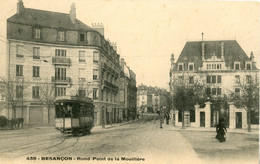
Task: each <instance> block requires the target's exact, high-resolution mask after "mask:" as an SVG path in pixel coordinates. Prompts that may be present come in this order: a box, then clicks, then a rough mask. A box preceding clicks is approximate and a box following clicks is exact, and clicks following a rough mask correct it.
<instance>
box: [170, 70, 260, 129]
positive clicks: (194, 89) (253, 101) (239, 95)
mask: <svg viewBox="0 0 260 164" xmlns="http://www.w3.org/2000/svg"><path fill="white" fill-rule="evenodd" d="M191 77H192V76H190V75H189V74H185V75H184V74H183V75H182V79H181V80H182V81H181V82H180V81H178V80H180V79H178V80H176V79H174V80H175V81H173V84H174V85H170V87H171V90H172V91H173V92H172V93H173V94H172V100H173V105H174V107H175V109H177V110H179V112H182V127H184V112H185V111H190V110H192V109H194V105H195V104H197V103H198V104H200V105H201V104H204V102H206V101H212V102H213V104H212V108H214V109H215V110H220V108H222V107H223V106H227V102H229V101H231V102H234V104H235V106H236V107H237V108H244V109H245V110H246V111H247V118H248V131H251V113H252V112H253V111H259V81H258V76H257V75H253V76H252V75H250V76H246V78H243V79H241V80H240V81H237V88H239V92H238V91H234V89H230V88H229V89H228V88H227V89H226V90H227V91H228V94H226V95H225V94H224V96H216V97H211V95H210V94H208V93H207V92H206V90H207V88H206V86H205V85H204V84H203V83H202V82H201V81H199V80H198V79H193V77H192V81H191ZM249 77H250V78H249Z"/></svg>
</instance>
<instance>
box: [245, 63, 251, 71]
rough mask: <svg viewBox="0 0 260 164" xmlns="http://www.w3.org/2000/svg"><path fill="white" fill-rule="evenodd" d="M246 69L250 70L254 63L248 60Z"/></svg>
mask: <svg viewBox="0 0 260 164" xmlns="http://www.w3.org/2000/svg"><path fill="white" fill-rule="evenodd" d="M246 69H248V70H250V69H252V63H251V62H246Z"/></svg>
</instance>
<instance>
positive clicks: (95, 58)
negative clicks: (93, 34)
mask: <svg viewBox="0 0 260 164" xmlns="http://www.w3.org/2000/svg"><path fill="white" fill-rule="evenodd" d="M93 62H94V63H98V52H96V51H94V52H93Z"/></svg>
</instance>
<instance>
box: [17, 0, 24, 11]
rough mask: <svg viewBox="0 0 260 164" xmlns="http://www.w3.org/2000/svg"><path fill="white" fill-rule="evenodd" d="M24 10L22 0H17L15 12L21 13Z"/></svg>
mask: <svg viewBox="0 0 260 164" xmlns="http://www.w3.org/2000/svg"><path fill="white" fill-rule="evenodd" d="M23 11H24V6H23V1H22V0H19V1H18V3H17V14H21V13H23Z"/></svg>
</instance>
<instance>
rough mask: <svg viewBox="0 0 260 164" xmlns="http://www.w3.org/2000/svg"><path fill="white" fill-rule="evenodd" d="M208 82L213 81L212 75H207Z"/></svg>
mask: <svg viewBox="0 0 260 164" xmlns="http://www.w3.org/2000/svg"><path fill="white" fill-rule="evenodd" d="M207 83H211V76H209V75H207Z"/></svg>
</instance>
